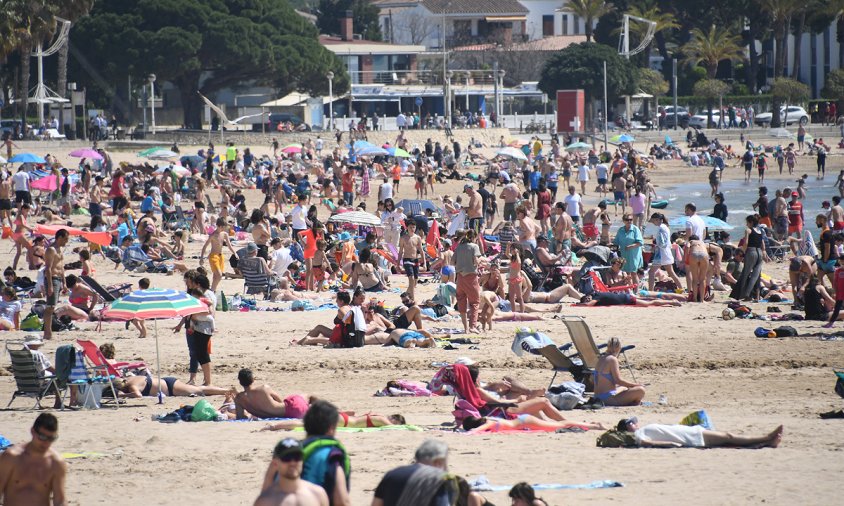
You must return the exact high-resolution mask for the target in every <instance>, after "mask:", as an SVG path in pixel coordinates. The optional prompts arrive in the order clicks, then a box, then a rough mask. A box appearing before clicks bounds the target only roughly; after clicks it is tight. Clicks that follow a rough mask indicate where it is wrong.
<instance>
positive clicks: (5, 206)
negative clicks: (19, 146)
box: [0, 171, 14, 228]
mask: <svg viewBox="0 0 844 506" xmlns="http://www.w3.org/2000/svg"><path fill="white" fill-rule="evenodd" d="M4 176H5V171H3V175H2V176H0V177H2V178H3V180H2V181H0V225H2V223H3V220H4V219H5V220H6V221H7V222H9V228H12V227H14V223H12V197H11V195H12V178H8V177H4Z"/></svg>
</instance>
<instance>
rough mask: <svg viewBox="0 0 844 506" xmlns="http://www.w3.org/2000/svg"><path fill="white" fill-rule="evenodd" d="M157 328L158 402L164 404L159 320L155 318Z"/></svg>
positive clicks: (156, 369) (156, 370) (153, 323)
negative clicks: (159, 346)
mask: <svg viewBox="0 0 844 506" xmlns="http://www.w3.org/2000/svg"><path fill="white" fill-rule="evenodd" d="M152 325H153V327H154V328H155V373H156V374H157V375H158V403H159V404H164V394H163V393H162V392H161V350H160V349H159V348H158V320H153V321H152Z"/></svg>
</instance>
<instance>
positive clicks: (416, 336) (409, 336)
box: [399, 331, 425, 348]
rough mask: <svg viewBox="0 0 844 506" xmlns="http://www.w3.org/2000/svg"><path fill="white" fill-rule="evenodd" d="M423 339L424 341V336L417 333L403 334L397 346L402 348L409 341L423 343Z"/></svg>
mask: <svg viewBox="0 0 844 506" xmlns="http://www.w3.org/2000/svg"><path fill="white" fill-rule="evenodd" d="M424 339H425V336H423V335H422V334H420V333H419V332H413V331H411V332H405V333H404V335H402V336H401V337H400V338H399V346H401V347H402V348H404V345H405V344H407V342H408V341H410V340H414V341H423V340H424Z"/></svg>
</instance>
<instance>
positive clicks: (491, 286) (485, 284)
mask: <svg viewBox="0 0 844 506" xmlns="http://www.w3.org/2000/svg"><path fill="white" fill-rule="evenodd" d="M478 281H479V284H480V285H481V290H483V291H485V292H493V293H494V294H495V295H497V296H499V297H500V298H502V299H503V298H505V293H504V278H503V277H502V276H501V267H500V266H499V265H498V263H497V262H491V263H490V264H489V271H487V272H485V273H483V274H481V277H480V279H479V280H478Z"/></svg>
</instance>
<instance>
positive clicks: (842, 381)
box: [835, 371, 844, 398]
mask: <svg viewBox="0 0 844 506" xmlns="http://www.w3.org/2000/svg"><path fill="white" fill-rule="evenodd" d="M835 375H836V376H837V377H838V380H837V381H836V382H835V393H837V394H838V395H840V396H841V397H842V398H844V372H842V371H835Z"/></svg>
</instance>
